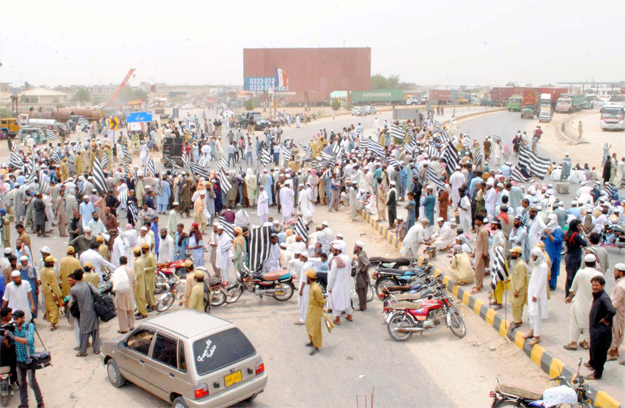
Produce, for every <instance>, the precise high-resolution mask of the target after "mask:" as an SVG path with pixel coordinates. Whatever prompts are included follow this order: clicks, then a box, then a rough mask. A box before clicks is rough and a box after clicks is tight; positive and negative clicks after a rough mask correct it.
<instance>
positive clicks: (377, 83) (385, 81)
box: [371, 74, 416, 89]
mask: <svg viewBox="0 0 625 408" xmlns="http://www.w3.org/2000/svg"><path fill="white" fill-rule="evenodd" d="M415 86H416V85H415V84H413V83H409V82H401V81H400V80H399V75H390V76H389V77H388V78H387V77H385V76H384V75H382V74H375V75H373V76H372V77H371V89H414V88H415Z"/></svg>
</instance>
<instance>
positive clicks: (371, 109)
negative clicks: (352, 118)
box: [365, 106, 378, 115]
mask: <svg viewBox="0 0 625 408" xmlns="http://www.w3.org/2000/svg"><path fill="white" fill-rule="evenodd" d="M376 113H378V111H377V110H375V108H374V107H373V106H365V114H366V115H374V114H376Z"/></svg>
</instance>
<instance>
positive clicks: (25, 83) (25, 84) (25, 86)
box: [24, 81, 32, 90]
mask: <svg viewBox="0 0 625 408" xmlns="http://www.w3.org/2000/svg"><path fill="white" fill-rule="evenodd" d="M24 88H26V90H28V89H30V88H32V85H31V84H29V83H28V81H24Z"/></svg>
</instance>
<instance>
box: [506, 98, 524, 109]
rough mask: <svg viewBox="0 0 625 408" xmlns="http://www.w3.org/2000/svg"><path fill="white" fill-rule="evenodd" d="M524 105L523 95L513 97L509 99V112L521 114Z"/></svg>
mask: <svg viewBox="0 0 625 408" xmlns="http://www.w3.org/2000/svg"><path fill="white" fill-rule="evenodd" d="M522 103H523V97H522V96H521V95H512V96H511V97H510V98H509V99H508V106H507V108H508V111H509V112H520V111H521V104H522Z"/></svg>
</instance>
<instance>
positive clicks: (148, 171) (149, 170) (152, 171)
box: [145, 156, 158, 176]
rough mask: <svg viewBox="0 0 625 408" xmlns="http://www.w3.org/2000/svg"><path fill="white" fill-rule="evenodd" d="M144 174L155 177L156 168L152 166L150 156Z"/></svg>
mask: <svg viewBox="0 0 625 408" xmlns="http://www.w3.org/2000/svg"><path fill="white" fill-rule="evenodd" d="M145 174H146V175H148V174H149V175H151V176H156V175H157V174H158V173H157V172H156V166H155V165H154V160H152V156H150V157H149V158H148V163H147V165H146V166H145Z"/></svg>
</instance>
